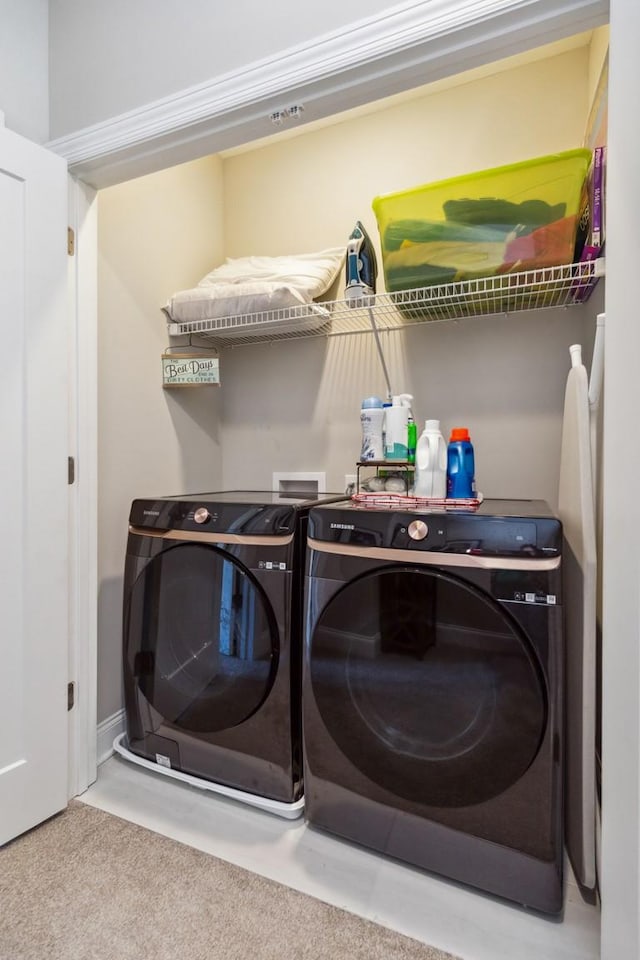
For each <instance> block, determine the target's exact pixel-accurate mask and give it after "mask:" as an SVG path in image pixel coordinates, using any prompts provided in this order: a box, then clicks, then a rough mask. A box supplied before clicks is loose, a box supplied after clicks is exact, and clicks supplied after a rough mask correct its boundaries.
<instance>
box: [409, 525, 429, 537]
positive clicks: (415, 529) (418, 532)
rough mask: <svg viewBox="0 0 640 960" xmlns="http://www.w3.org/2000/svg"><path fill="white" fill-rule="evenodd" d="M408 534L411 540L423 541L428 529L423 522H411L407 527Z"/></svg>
mask: <svg viewBox="0 0 640 960" xmlns="http://www.w3.org/2000/svg"><path fill="white" fill-rule="evenodd" d="M408 533H409V536H410V537H411V539H412V540H424V538H425V537H426V535H427V534H428V533H429V527H428V526H427V525H426V523H425V522H424V520H412V521H411V523H410V524H409V527H408Z"/></svg>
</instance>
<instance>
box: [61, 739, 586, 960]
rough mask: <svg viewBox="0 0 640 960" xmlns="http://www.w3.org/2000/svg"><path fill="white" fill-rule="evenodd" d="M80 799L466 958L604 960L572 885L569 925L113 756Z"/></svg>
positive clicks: (570, 881)
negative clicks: (599, 959)
mask: <svg viewBox="0 0 640 960" xmlns="http://www.w3.org/2000/svg"><path fill="white" fill-rule="evenodd" d="M79 799H81V800H83V801H84V802H85V803H89V804H92V805H93V806H95V807H99V808H100V809H102V810H106V811H107V812H109V813H113V814H115V815H116V816H119V817H123V818H124V819H126V820H129V821H131V822H133V823H137V824H139V825H140V826H143V827H147V828H148V829H150V830H155V831H157V832H158V833H162V834H164V835H166V836H168V837H172V838H173V839H175V840H179V841H181V842H182V843H187V844H189V845H191V846H193V847H197V848H198V849H199V850H204V851H205V852H207V853H210V854H213V855H214V856H217V857H220V858H221V859H223V860H227V861H229V862H231V863H235V864H237V865H239V866H241V867H245V868H246V869H248V870H252V871H254V872H255V873H258V874H261V875H263V876H265V877H270V878H272V879H273V880H277V881H279V882H281V883H284V884H287V885H288V886H290V887H293V888H295V889H297V890H301V891H302V892H303V893H307V894H310V895H311V896H314V897H318V898H319V899H320V900H324V901H326V902H328V903H332V904H334V905H335V906H338V907H342V908H343V909H345V910H349V911H351V912H352V913H356V914H359V915H360V916H362V917H366V918H368V919H370V920H374V921H376V922H377V923H381V924H383V925H384V926H387V927H390V928H392V929H394V930H398V931H399V932H400V933H404V934H407V935H408V936H411V937H415V938H416V939H418V940H421V941H423V942H424V943H429V944H432V945H433V946H436V947H439V948H440V949H443V950H449V951H451V953H454V954H457V955H458V956H460V957H463V958H464V960H598V957H599V954H600V947H599V944H600V933H599V912H598V910H597V908H595V907H593V906H590V905H588V904H585V903H584V902H583V900H582V898H581V896H580V893H579V891H578V889H577V888H576V886H575V882H574V881H573V879H572V878H571V877H569V878H568V881H567V888H566V889H567V893H566V906H565V911H564V919H563V922H559V921H556V920H548V919H546V918H544V917H540V916H538V915H536V914H533V913H530V912H527V911H526V910H523V909H521V908H518V907H515V906H511V905H509V904H505V903H503V902H501V901H498V900H496V899H494V898H492V897H488V896H484V895H482V894H480V893H477V892H475V891H472V890H469V889H467V888H466V887H463V886H460V885H458V884H455V883H450V882H448V881H445V880H442V879H439V878H436V877H434V876H431V875H429V874H426V873H423V872H422V871H419V870H415V869H413V868H411V867H407V866H404V865H402V864H400V863H397V862H395V861H390V860H387V859H385V858H384V857H382V856H379V855H378V854H375V853H372V852H370V851H368V850H364V849H362V848H360V847H356V846H354V845H351V844H348V843H345V842H344V841H342V840H338V839H336V838H333V837H330V836H328V835H326V834H323V833H321V832H319V831H318V830H315V829H313V828H310V827H309V826H307V825H306V824H305V822H304V820H303V819H299V820H293V821H291V820H283V819H280V818H278V817H275V816H273V815H272V814H269V813H263V812H262V811H259V810H256V809H253V808H250V807H248V806H244V805H243V804H240V803H237V802H235V801H232V800H227V799H225V798H223V797H218V796H216V795H215V794H212V793H210V792H208V791H203V790H198V789H197V788H195V787H191V786H188V785H186V784H182V783H179V782H176V781H174V780H170V779H168V778H164V777H163V776H162V775H161V774H157V773H153V772H148V771H146V770H144V769H142V768H141V767H138V766H136V765H135V764H133V763H130V762H128V761H127V760H125V759H123V758H121V757H118V756H114V757H111V758H110V759H109V760H107V761H106V762H105V763H103V764H101V766H100V767H99V769H98V779H97V781H96V782H95V783H94V784H92V786H91V787H90V788H89V789H88V790H87V792H86V793H84V794H83V795H82V796H81V797H80V798H79Z"/></svg>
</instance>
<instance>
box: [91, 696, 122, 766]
mask: <svg viewBox="0 0 640 960" xmlns="http://www.w3.org/2000/svg"><path fill="white" fill-rule="evenodd" d="M124 730H125V712H124V709H122V710H118V712H117V713H114V714H112V715H111V716H110V717H107V719H106V720H103V721H102V723H99V724H98V736H97V747H96V755H97V761H98V764H101V763H104V761H105V760H108V759H109V757H111V756H113V741H114V740H115V739H116V737H118V736H120V734H122V733H124Z"/></svg>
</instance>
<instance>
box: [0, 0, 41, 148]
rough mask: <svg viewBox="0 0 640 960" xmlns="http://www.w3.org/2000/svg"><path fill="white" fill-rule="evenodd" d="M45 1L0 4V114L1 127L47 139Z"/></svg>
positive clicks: (18, 0) (13, 0) (12, 0)
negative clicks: (2, 120) (3, 124)
mask: <svg viewBox="0 0 640 960" xmlns="http://www.w3.org/2000/svg"><path fill="white" fill-rule="evenodd" d="M48 13H49V4H48V2H47V0H0V110H2V111H4V120H5V126H6V127H8V129H10V130H13V131H14V132H15V133H19V134H21V135H22V136H23V137H27V139H29V140H35V141H36V143H45V142H46V141H47V140H48V139H49V80H48V63H49V55H48V43H49V40H48V29H49V19H48Z"/></svg>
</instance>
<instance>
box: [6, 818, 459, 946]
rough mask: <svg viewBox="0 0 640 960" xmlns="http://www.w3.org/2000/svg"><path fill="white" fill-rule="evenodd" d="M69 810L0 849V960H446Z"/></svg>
mask: <svg viewBox="0 0 640 960" xmlns="http://www.w3.org/2000/svg"><path fill="white" fill-rule="evenodd" d="M450 956H451V955H450V954H445V953H443V952H442V951H440V950H436V949H434V948H433V947H427V946H424V945H423V944H421V943H418V942H417V941H415V940H411V939H409V938H408V937H404V936H402V935H401V934H398V933H394V932H393V931H391V930H387V929H386V928H385V927H381V926H379V925H378V924H375V923H372V922H370V921H368V920H364V919H362V918H361V917H356V916H354V915H353V914H350V913H347V912H345V911H343V910H339V909H337V908H336V907H333V906H329V905H328V904H326V903H323V902H322V901H320V900H316V899H314V898H313V897H309V896H307V895H306V894H303V893H299V892H298V891H295V890H291V889H289V888H288V887H285V886H283V885H282V884H279V883H275V882H274V881H272V880H267V879H265V878H264V877H260V876H257V875H256V874H253V873H250V872H249V871H247V870H243V869H242V868H240V867H236V866H234V865H232V864H229V863H225V862H224V861H222V860H218V859H217V858H216V857H211V856H209V855H208V854H206V853H202V852H201V851H199V850H195V849H193V848H192V847H188V846H185V845H184V844H181V843H177V842H176V841H174V840H170V839H169V838H167V837H163V836H160V835H159V834H156V833H152V832H151V831H149V830H145V829H144V828H142V827H138V826H136V825H135V824H132V823H129V822H127V821H126V820H121V819H119V818H118V817H114V816H111V815H110V814H108V813H104V812H103V811H102V810H97V809H95V808H94V807H90V806H88V805H86V804H83V803H80V802H77V801H76V802H73V803H72V804H71V805H70V807H69V809H68V810H66V811H65V812H64V813H62V814H60V815H59V816H57V817H54V818H53V819H52V820H49V821H48V822H47V823H45V824H44V825H42V826H40V827H37V828H36V829H35V830H32V831H31V832H30V833H28V834H25V835H24V836H23V837H20V838H18V839H17V840H14V841H13V843H10V844H7V846H5V847H4V848H2V849H0V960H129V958H135V960H343V958H344V960H447V958H450Z"/></svg>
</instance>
